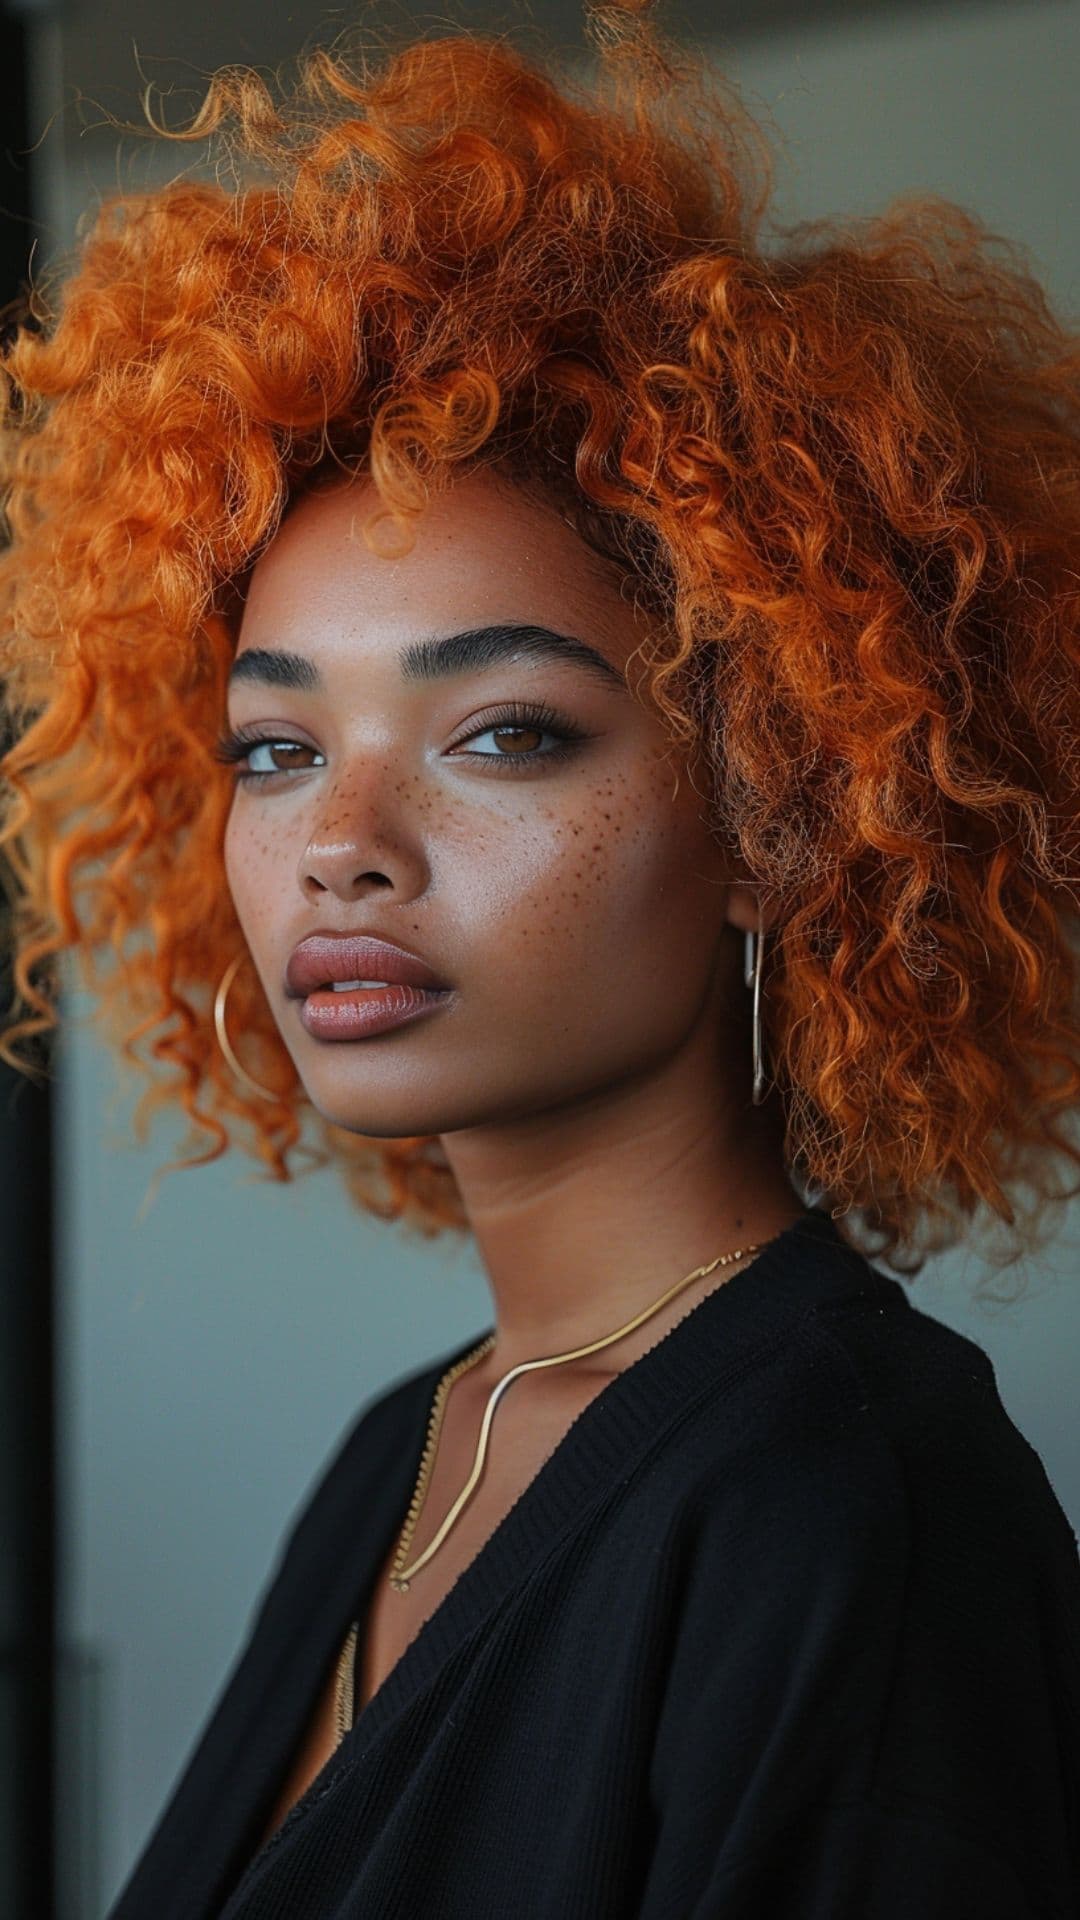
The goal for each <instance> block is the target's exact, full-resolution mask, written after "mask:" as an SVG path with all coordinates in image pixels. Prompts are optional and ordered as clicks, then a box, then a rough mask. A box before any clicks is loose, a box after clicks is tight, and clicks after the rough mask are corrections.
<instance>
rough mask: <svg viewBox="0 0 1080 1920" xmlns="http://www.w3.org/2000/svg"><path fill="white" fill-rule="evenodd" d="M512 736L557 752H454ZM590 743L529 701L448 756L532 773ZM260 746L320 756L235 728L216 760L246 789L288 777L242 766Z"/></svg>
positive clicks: (222, 738) (496, 717) (479, 729)
mask: <svg viewBox="0 0 1080 1920" xmlns="http://www.w3.org/2000/svg"><path fill="white" fill-rule="evenodd" d="M514 731H528V732H542V733H546V734H547V735H548V736H549V738H551V739H553V740H554V741H555V742H556V744H555V745H554V746H553V747H548V748H539V747H532V748H525V749H522V750H518V751H514V752H512V753H476V752H473V753H468V754H459V753H457V752H456V751H455V748H456V747H460V746H461V745H462V744H463V743H464V742H465V741H467V740H475V739H479V738H481V737H482V736H483V734H485V733H491V732H495V733H511V732H514ZM588 738H589V736H588V734H586V733H585V732H584V730H583V729H582V728H580V727H578V726H576V725H575V724H574V722H573V721H571V720H568V719H567V718H566V717H565V715H563V714H560V713H557V712H556V711H555V710H554V708H552V707H548V706H543V705H537V704H535V703H531V702H524V703H520V702H511V703H510V704H509V705H506V706H501V707H497V708H493V709H492V710H491V711H490V712H489V713H488V714H487V715H486V716H485V718H484V724H483V726H475V725H474V726H473V727H471V728H470V731H469V732H468V733H466V734H463V735H462V737H461V739H460V740H458V741H457V742H455V743H454V747H451V749H450V751H451V753H452V754H453V756H454V757H455V758H457V759H465V760H477V761H483V762H485V763H486V764H487V765H488V766H489V767H490V768H491V769H492V771H495V770H497V771H498V772H499V773H502V772H503V771H504V770H506V769H509V768H512V767H514V766H522V765H524V766H528V767H530V768H531V767H535V766H536V765H537V763H538V762H540V761H561V760H564V759H566V758H567V757H568V755H570V754H571V753H573V752H574V751H575V749H576V748H577V747H578V746H579V745H580V744H581V743H582V742H583V741H585V740H587V739H588ZM259 746H267V747H271V748H275V749H276V748H282V747H284V748H291V749H293V750H294V751H297V752H305V753H316V752H317V751H318V749H317V748H315V747H310V746H308V745H307V742H306V741H303V740H288V739H285V738H283V737H281V736H279V735H278V734H276V733H273V732H268V731H266V730H265V729H261V728H259V727H255V726H247V727H237V728H235V729H232V730H226V731H224V732H223V733H221V734H220V735H219V737H218V739H217V741H216V743H215V746H214V759H215V760H216V761H218V763H219V764H220V765H222V766H231V767H235V768H236V770H237V771H236V779H237V781H239V782H240V783H242V784H246V783H248V782H258V781H262V780H272V779H276V778H277V777H278V776H279V775H287V774H288V773H289V771H290V769H289V768H288V767H272V768H270V769H258V768H253V767H245V766H244V765H243V762H244V761H246V760H247V759H248V757H249V756H250V755H251V754H252V753H253V752H254V750H255V748H256V747H259ZM296 770H297V771H299V772H300V773H308V772H310V771H311V768H310V767H305V766H301V767H299V768H298V769H296Z"/></svg>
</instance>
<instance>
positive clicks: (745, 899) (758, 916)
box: [727, 880, 776, 933]
mask: <svg viewBox="0 0 1080 1920" xmlns="http://www.w3.org/2000/svg"><path fill="white" fill-rule="evenodd" d="M727 917H728V919H729V920H730V921H731V924H732V926H735V927H738V928H739V929H740V931H741V932H743V933H757V931H758V928H759V927H760V926H764V929H765V932H766V933H768V931H769V929H770V928H771V927H773V926H775V924H776V907H775V905H773V906H771V907H767V908H766V909H765V911H764V914H762V910H761V901H760V894H759V890H758V888H757V887H755V886H752V885H750V884H749V883H748V882H745V881H742V880H733V881H732V882H731V884H730V886H729V887H728V898H727Z"/></svg>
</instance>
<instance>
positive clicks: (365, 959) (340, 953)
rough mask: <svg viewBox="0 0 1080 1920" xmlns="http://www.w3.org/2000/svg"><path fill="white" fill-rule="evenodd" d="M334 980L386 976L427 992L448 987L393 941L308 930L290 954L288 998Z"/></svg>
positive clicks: (393, 983) (300, 997) (297, 997)
mask: <svg viewBox="0 0 1080 1920" xmlns="http://www.w3.org/2000/svg"><path fill="white" fill-rule="evenodd" d="M335 980H385V981H387V982H388V983H389V984H390V985H391V986H403V987H423V988H425V989H426V990H427V991H428V992H430V993H445V992H447V991H448V990H449V989H448V987H447V983H446V981H444V980H440V979H439V978H438V976H437V975H436V974H435V973H433V971H432V969H431V968H430V967H429V966H428V965H427V963H426V961H423V960H420V959H418V958H417V956H416V954H414V953H407V952H406V951H405V949H404V947H398V946H395V945H394V943H393V941H390V940H380V939H378V938H376V936H375V935H373V934H364V935H362V936H361V935H358V934H332V933H311V934H309V935H308V936H307V939H306V940H301V942H300V944H299V946H297V947H294V948H293V951H292V953H291V955H290V956H289V964H288V966H287V967H286V969H285V992H286V994H287V995H288V997H289V999H290V1000H303V999H305V998H306V996H307V995H308V994H309V993H314V992H315V991H316V990H317V989H318V988H320V987H329V986H330V985H331V984H332V982H333V981H335Z"/></svg>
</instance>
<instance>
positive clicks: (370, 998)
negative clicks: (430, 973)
mask: <svg viewBox="0 0 1080 1920" xmlns="http://www.w3.org/2000/svg"><path fill="white" fill-rule="evenodd" d="M449 998H450V993H449V989H444V990H442V991H440V992H437V993H436V992H434V991H433V990H429V989H428V988H426V987H406V986H393V987H353V989H352V990H351V992H349V993H335V992H334V991H333V988H331V987H328V988H325V989H323V990H320V991H317V992H315V993H309V994H308V996H307V999H306V1000H304V1001H303V1003H302V1004H301V1007H300V1019H301V1021H302V1023H303V1025H304V1027H305V1029H306V1031H307V1032H308V1033H311V1034H314V1035H315V1036H316V1038H317V1039H319V1040H366V1039H367V1037H368V1035H369V1034H373V1033H387V1032H389V1030H390V1028H391V1027H400V1026H404V1024H405V1022H406V1021H407V1020H415V1019H417V1018H418V1017H419V1015H420V1014H422V1013H430V1011H431V1009H432V1008H433V1007H441V1006H442V1005H443V1003H444V1001H446V1000H449Z"/></svg>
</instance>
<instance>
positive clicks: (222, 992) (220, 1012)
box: [214, 953, 282, 1104]
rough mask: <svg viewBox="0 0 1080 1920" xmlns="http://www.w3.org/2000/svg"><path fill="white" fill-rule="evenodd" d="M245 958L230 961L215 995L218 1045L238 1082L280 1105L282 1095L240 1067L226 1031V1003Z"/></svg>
mask: <svg viewBox="0 0 1080 1920" xmlns="http://www.w3.org/2000/svg"><path fill="white" fill-rule="evenodd" d="M243 958H244V955H243V954H242V953H238V954H237V955H236V958H235V960H230V961H229V964H228V966H227V967H226V969H225V971H224V973H223V974H222V976H221V980H220V983H219V985H218V990H217V992H216V994H215V995H214V1026H215V1027H216V1028H217V1037H218V1044H219V1045H220V1047H221V1051H222V1053H223V1054H224V1055H225V1058H226V1060H227V1061H228V1063H229V1065H230V1067H231V1068H232V1070H233V1072H234V1073H235V1074H236V1076H237V1079H238V1080H242V1081H243V1083H244V1085H245V1086H246V1087H250V1089H251V1091H252V1093H257V1094H258V1095H259V1096H260V1098H261V1099H263V1100H276V1101H277V1102H278V1103H279V1104H280V1101H281V1097H282V1096H281V1094H280V1093H271V1092H270V1089H269V1088H268V1087H261V1086H260V1085H259V1082H258V1081H257V1080H253V1079H252V1077H251V1075H250V1073H248V1071H247V1069H246V1068H245V1067H242V1066H241V1065H240V1062H239V1060H238V1059H237V1057H236V1055H235V1053H234V1052H233V1050H232V1044H231V1042H230V1040H229V1036H228V1034H227V1033H226V1031H225V1002H226V1000H227V998H228V994H229V988H230V987H231V986H232V983H233V981H234V980H235V979H236V970H237V968H238V967H239V965H240V962H241V960H242V959H243Z"/></svg>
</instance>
